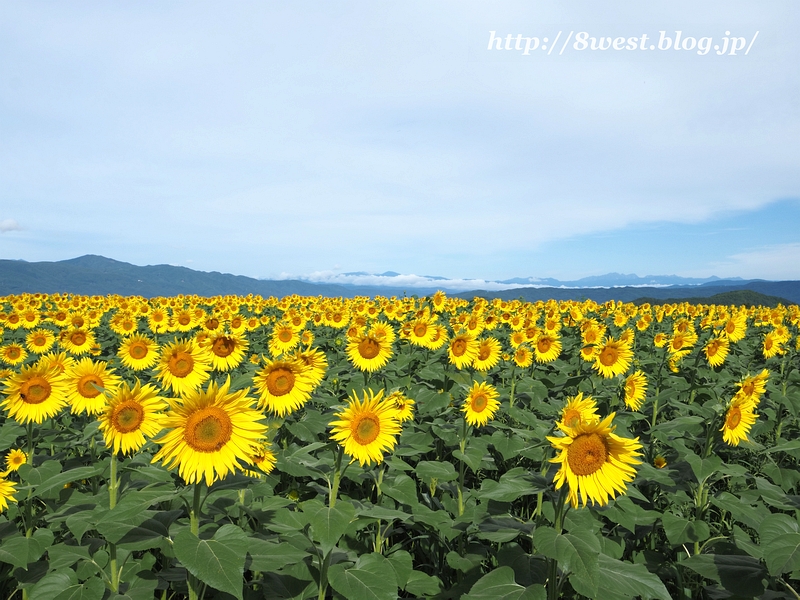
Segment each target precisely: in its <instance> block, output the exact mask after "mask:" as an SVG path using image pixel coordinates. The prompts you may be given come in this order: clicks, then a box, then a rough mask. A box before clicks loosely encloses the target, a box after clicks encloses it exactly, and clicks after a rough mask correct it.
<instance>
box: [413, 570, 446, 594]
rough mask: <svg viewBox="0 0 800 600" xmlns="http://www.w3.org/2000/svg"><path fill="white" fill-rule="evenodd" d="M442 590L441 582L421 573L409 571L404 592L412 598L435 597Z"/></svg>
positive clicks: (436, 578)
mask: <svg viewBox="0 0 800 600" xmlns="http://www.w3.org/2000/svg"><path fill="white" fill-rule="evenodd" d="M441 588H442V580H441V579H439V578H438V577H434V576H433V575H428V574H426V573H423V572H422V571H416V570H415V571H411V573H410V574H409V575H408V582H407V583H406V587H405V590H406V591H407V592H408V593H409V594H412V595H414V596H435V595H436V594H438V593H439V591H440V590H441Z"/></svg>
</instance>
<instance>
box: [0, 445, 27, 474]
mask: <svg viewBox="0 0 800 600" xmlns="http://www.w3.org/2000/svg"><path fill="white" fill-rule="evenodd" d="M26 462H28V455H27V454H25V452H24V451H22V450H19V449H17V448H14V449H12V450H9V451H8V454H6V471H5V473H3V476H5V475H8V474H9V473H11V472H12V471H16V470H17V469H19V468H20V467H21V466H22V465H24V464H25V463H26Z"/></svg>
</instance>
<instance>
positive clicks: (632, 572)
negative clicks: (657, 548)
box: [569, 554, 671, 600]
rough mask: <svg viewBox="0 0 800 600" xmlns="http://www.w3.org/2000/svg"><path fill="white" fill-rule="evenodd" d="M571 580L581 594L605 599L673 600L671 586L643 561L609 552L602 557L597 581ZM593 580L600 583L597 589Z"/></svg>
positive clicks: (574, 578)
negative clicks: (619, 556) (632, 559)
mask: <svg viewBox="0 0 800 600" xmlns="http://www.w3.org/2000/svg"><path fill="white" fill-rule="evenodd" d="M569 582H570V583H571V584H572V587H574V588H575V591H576V592H578V593H579V594H583V595H586V596H589V597H591V598H603V599H604V600H618V599H620V600H621V599H623V598H625V599H628V598H642V600H650V599H656V600H671V597H670V595H669V592H668V591H667V588H666V587H664V584H663V583H662V581H661V580H660V579H659V578H658V576H656V575H654V574H653V573H651V572H650V571H648V570H647V567H645V566H644V565H641V564H633V563H629V562H623V561H621V560H617V559H615V558H611V557H610V556H606V555H605V554H601V555H600V557H599V559H598V578H597V580H595V582H590V581H587V580H586V578H585V577H581V576H578V575H571V576H570V578H569ZM593 583H595V584H596V591H594V586H593V585H592V584H593Z"/></svg>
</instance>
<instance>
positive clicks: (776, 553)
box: [761, 533, 800, 577]
mask: <svg viewBox="0 0 800 600" xmlns="http://www.w3.org/2000/svg"><path fill="white" fill-rule="evenodd" d="M761 548H762V550H763V552H764V560H765V561H766V563H767V568H768V569H769V574H770V575H773V576H776V577H777V576H778V575H780V574H781V573H787V572H789V571H797V570H800V533H784V534H783V535H779V536H777V537H775V538H773V539H772V540H770V542H769V544H766V545H762V547H761Z"/></svg>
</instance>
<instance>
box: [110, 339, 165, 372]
mask: <svg viewBox="0 0 800 600" xmlns="http://www.w3.org/2000/svg"><path fill="white" fill-rule="evenodd" d="M117 356H119V357H120V359H121V360H122V364H123V365H125V366H126V367H128V368H129V369H133V370H134V371H143V370H145V369H149V368H150V367H152V366H153V365H154V364H156V362H158V344H156V343H155V341H153V340H151V339H150V338H149V337H147V336H146V335H138V334H136V335H131V336H129V337H127V338H125V341H123V342H122V343H121V344H120V346H119V350H118V351H117Z"/></svg>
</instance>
